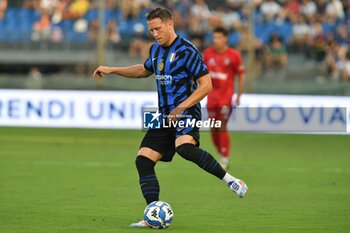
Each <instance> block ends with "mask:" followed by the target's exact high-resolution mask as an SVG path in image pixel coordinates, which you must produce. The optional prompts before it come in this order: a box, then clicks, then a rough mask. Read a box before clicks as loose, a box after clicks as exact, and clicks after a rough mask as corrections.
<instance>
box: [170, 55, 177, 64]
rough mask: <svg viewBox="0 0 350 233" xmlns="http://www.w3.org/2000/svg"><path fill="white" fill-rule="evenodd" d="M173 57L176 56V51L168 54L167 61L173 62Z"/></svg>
mask: <svg viewBox="0 0 350 233" xmlns="http://www.w3.org/2000/svg"><path fill="white" fill-rule="evenodd" d="M175 57H176V53H171V54H170V55H169V61H170V62H173V61H174V60H175Z"/></svg>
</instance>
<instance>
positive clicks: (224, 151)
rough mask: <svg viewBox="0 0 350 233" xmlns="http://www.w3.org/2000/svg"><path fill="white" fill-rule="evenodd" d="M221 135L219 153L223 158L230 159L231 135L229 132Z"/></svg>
mask: <svg viewBox="0 0 350 233" xmlns="http://www.w3.org/2000/svg"><path fill="white" fill-rule="evenodd" d="M218 134H219V138H220V139H219V145H220V147H219V152H220V154H221V156H222V157H228V156H229V154H230V134H229V133H228V132H227V131H221V132H219V133H218Z"/></svg>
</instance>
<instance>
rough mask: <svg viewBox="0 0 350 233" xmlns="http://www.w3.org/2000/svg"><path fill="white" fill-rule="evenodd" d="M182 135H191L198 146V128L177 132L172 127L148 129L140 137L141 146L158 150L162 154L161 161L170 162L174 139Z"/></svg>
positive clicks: (173, 151)
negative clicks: (141, 137)
mask: <svg viewBox="0 0 350 233" xmlns="http://www.w3.org/2000/svg"><path fill="white" fill-rule="evenodd" d="M182 135H191V136H192V137H193V138H194V139H195V140H196V141H197V144H196V146H199V129H198V128H191V129H186V131H185V132H179V131H177V130H176V129H174V128H163V129H149V130H148V131H147V132H146V134H145V136H144V137H143V139H142V142H141V145H140V148H141V147H148V148H150V149H152V150H155V151H157V152H159V153H160V154H161V155H162V158H161V161H164V162H171V160H172V159H173V157H174V155H175V152H176V151H175V140H176V138H178V137H179V136H182Z"/></svg>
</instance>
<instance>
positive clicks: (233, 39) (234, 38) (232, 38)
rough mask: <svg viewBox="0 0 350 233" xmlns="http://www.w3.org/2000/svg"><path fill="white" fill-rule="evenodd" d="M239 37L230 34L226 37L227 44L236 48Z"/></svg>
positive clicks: (235, 34)
mask: <svg viewBox="0 0 350 233" xmlns="http://www.w3.org/2000/svg"><path fill="white" fill-rule="evenodd" d="M240 39H241V37H240V35H239V34H238V33H237V32H236V31H234V32H231V33H230V34H229V35H228V44H229V45H230V46H233V47H237V45H238V43H239V41H240Z"/></svg>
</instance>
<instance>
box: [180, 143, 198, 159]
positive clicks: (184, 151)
mask: <svg viewBox="0 0 350 233" xmlns="http://www.w3.org/2000/svg"><path fill="white" fill-rule="evenodd" d="M194 147H195V145H193V144H191V143H184V144H181V145H180V146H177V147H176V152H177V153H178V154H179V155H180V156H181V157H183V158H184V159H187V160H189V155H190V154H191V151H192V150H193V148H194Z"/></svg>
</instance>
